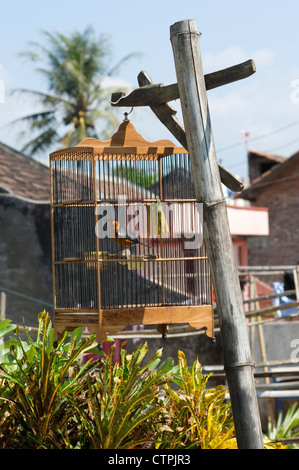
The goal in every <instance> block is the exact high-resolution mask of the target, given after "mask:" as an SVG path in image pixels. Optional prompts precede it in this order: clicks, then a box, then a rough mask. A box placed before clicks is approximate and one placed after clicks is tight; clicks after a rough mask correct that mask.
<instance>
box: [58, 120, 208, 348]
mask: <svg viewBox="0 0 299 470" xmlns="http://www.w3.org/2000/svg"><path fill="white" fill-rule="evenodd" d="M50 173H51V223H52V258H53V289H54V329H55V335H56V339H59V337H61V335H62V334H63V333H64V331H65V330H67V331H71V330H73V329H74V328H76V327H78V326H84V327H86V328H87V329H88V331H89V332H90V333H95V334H96V337H97V340H98V341H99V342H103V341H105V339H106V335H107V334H111V335H113V334H115V333H116V332H120V331H121V330H123V329H124V328H126V327H128V326H129V325H141V324H144V325H157V328H158V330H159V331H165V328H164V326H165V325H173V324H189V325H190V326H191V327H192V328H195V329H201V328H206V334H207V335H208V336H210V337H213V336H214V322H213V305H212V304H213V301H212V288H211V279H210V272H209V266H208V260H207V256H206V252H205V247H204V243H203V240H202V224H201V222H202V220H201V214H200V207H199V206H200V205H199V204H196V199H195V194H194V188H193V183H192V175H191V170H190V164H189V156H188V154H187V152H186V151H185V149H183V148H179V147H176V146H175V145H174V144H173V143H172V142H171V141H169V140H160V141H157V142H147V141H146V140H145V139H143V137H142V136H141V135H140V134H138V133H137V132H136V130H135V128H134V126H133V125H132V123H131V122H130V121H129V120H128V119H127V118H125V120H124V121H123V122H122V124H121V125H120V127H119V129H118V131H117V132H116V133H115V134H114V135H113V136H112V138H111V139H110V140H108V141H105V142H102V141H99V140H96V139H92V138H88V139H85V140H83V141H82V142H81V143H80V144H79V145H78V146H76V147H73V148H67V149H63V150H59V151H57V152H54V153H52V154H51V155H50ZM114 219H115V220H118V222H119V224H120V226H121V230H120V233H119V234H118V235H119V238H118V239H117V238H116V236H115V233H114V231H113V228H112V229H111V226H110V222H111V220H114ZM125 231H127V232H130V233H132V232H134V237H136V238H138V241H139V242H140V243H137V244H132V245H131V246H124V244H123V240H124V237H125V236H126V233H125ZM116 235H117V234H116ZM159 325H162V327H159Z"/></svg>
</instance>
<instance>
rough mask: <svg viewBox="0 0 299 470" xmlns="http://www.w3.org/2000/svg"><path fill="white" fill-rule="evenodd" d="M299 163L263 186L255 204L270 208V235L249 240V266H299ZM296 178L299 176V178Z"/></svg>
mask: <svg viewBox="0 0 299 470" xmlns="http://www.w3.org/2000/svg"><path fill="white" fill-rule="evenodd" d="M298 174H299V162H295V163H294V165H293V166H292V168H289V169H288V170H287V171H286V172H285V173H284V174H283V175H282V176H281V179H280V180H276V181H274V182H271V184H267V185H265V186H264V187H263V190H262V191H260V193H259V194H258V195H257V196H256V199H255V201H254V202H253V205H255V206H258V207H268V209H269V236H268V237H249V238H248V263H249V265H252V266H254V265H259V266H260V265H272V266H274V265H295V264H297V263H299V243H298V242H299V184H298V181H299V177H298ZM296 175H297V176H296Z"/></svg>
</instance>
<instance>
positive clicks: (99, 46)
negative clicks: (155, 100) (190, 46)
mask: <svg viewBox="0 0 299 470" xmlns="http://www.w3.org/2000/svg"><path fill="white" fill-rule="evenodd" d="M43 36H44V38H45V39H46V45H43V44H40V43H36V42H32V43H31V50H29V51H27V52H24V53H22V55H23V56H25V57H26V58H29V59H30V60H32V61H34V62H38V63H41V64H42V66H41V67H38V68H37V71H38V72H39V73H40V74H42V75H43V77H44V78H45V79H46V82H47V84H48V89H49V92H46V93H44V92H40V91H34V90H28V89H18V90H13V92H14V93H15V92H21V93H25V94H26V95H30V96H31V97H35V98H36V99H37V101H38V103H40V104H41V105H42V107H43V110H42V111H39V112H34V113H32V114H30V115H28V116H25V117H22V118H20V119H17V120H16V121H14V123H20V122H23V123H26V124H27V125H28V126H29V131H28V133H27V132H26V131H24V132H23V134H22V135H23V136H24V135H25V136H26V135H30V136H32V135H33V137H32V138H31V139H30V140H29V141H28V142H27V143H26V144H25V145H24V147H23V149H22V150H23V151H24V152H29V153H30V154H31V155H33V154H35V153H37V152H38V151H43V150H48V148H49V147H50V146H52V145H53V144H54V143H55V144H56V145H58V143H60V145H61V146H63V147H69V146H73V145H77V144H78V143H79V142H80V141H82V140H83V139H84V138H86V137H95V138H107V136H108V135H111V130H112V129H113V130H114V129H115V126H116V125H117V123H118V120H117V118H116V116H115V114H113V113H112V112H111V106H110V99H109V97H110V96H111V92H112V89H111V88H105V87H104V86H103V79H104V78H105V77H107V76H111V75H113V74H114V73H116V71H117V70H118V69H119V67H120V66H121V64H123V63H124V62H125V61H127V60H128V59H130V58H131V57H133V56H134V55H136V54H129V55H127V56H126V57H124V58H123V59H122V60H121V61H120V62H119V63H118V64H116V65H115V66H114V67H112V68H111V67H110V66H109V64H110V61H111V53H110V52H109V48H108V39H107V37H106V36H104V35H102V36H101V37H100V38H99V39H97V38H96V37H95V34H94V31H93V29H92V28H90V27H89V28H86V29H85V31H84V32H83V33H79V32H74V33H72V34H71V35H70V36H66V35H64V34H61V33H53V34H51V33H49V32H47V31H44V32H43ZM97 124H99V126H98V127H97ZM101 124H102V125H101ZM100 125H101V127H100Z"/></svg>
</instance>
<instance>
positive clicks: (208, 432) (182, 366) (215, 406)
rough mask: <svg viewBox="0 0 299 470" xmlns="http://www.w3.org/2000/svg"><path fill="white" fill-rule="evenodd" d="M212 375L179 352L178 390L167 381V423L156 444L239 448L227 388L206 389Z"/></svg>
mask: <svg viewBox="0 0 299 470" xmlns="http://www.w3.org/2000/svg"><path fill="white" fill-rule="evenodd" d="M209 377H210V375H208V376H207V377H204V376H203V373H202V368H201V366H200V363H199V362H198V360H196V361H195V362H194V363H193V365H192V367H191V368H189V367H188V365H187V360H186V357H185V354H184V353H183V352H182V351H179V352H178V373H177V376H176V377H175V378H174V381H175V382H176V383H177V384H178V385H180V388H179V390H178V391H175V390H174V389H173V388H172V387H171V386H170V384H169V383H167V384H165V385H164V388H165V391H166V394H165V399H164V407H165V410H166V412H167V416H168V422H167V426H166V427H165V426H164V427H162V433H160V434H159V435H158V436H156V439H155V442H156V444H155V447H156V448H159V449H161V448H163V449H178V448H184V449H192V448H201V449H223V448H236V439H235V434H234V432H235V430H234V424H233V417H232V412H231V405H230V403H229V402H225V394H226V388H225V387H224V386H222V385H221V386H218V387H217V388H215V389H213V388H211V389H207V382H208V380H209Z"/></svg>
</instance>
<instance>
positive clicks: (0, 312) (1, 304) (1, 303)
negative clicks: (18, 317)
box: [0, 292, 6, 320]
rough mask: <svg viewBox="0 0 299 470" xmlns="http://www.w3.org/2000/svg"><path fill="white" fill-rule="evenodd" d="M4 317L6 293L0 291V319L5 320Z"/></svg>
mask: <svg viewBox="0 0 299 470" xmlns="http://www.w3.org/2000/svg"><path fill="white" fill-rule="evenodd" d="M5 317H6V293H5V292H1V296H0V320H5Z"/></svg>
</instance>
